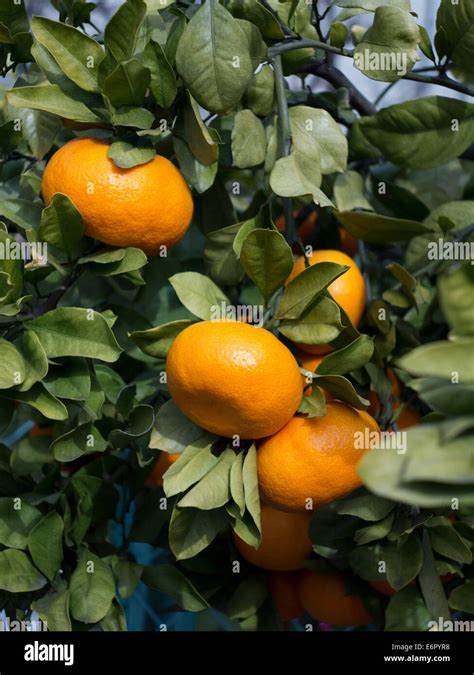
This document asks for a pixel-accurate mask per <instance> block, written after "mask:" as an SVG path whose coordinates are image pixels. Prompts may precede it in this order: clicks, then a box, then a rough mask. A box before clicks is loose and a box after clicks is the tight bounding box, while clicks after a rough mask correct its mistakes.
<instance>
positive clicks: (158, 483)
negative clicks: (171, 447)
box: [146, 452, 181, 487]
mask: <svg viewBox="0 0 474 675" xmlns="http://www.w3.org/2000/svg"><path fill="white" fill-rule="evenodd" d="M180 457H181V455H180V454H179V452H162V453H161V455H160V456H159V458H158V461H157V462H156V464H155V466H154V467H153V469H152V471H151V472H150V474H149V476H148V478H147V479H146V484H147V485H148V486H149V487H163V474H165V473H166V472H167V471H168V469H169V468H170V466H171V465H172V464H174V462H176V460H177V459H179V458H180Z"/></svg>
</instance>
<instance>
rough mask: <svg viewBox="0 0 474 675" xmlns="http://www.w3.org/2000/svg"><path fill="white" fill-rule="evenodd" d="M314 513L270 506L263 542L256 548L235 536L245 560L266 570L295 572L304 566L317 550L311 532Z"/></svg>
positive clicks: (264, 519)
mask: <svg viewBox="0 0 474 675" xmlns="http://www.w3.org/2000/svg"><path fill="white" fill-rule="evenodd" d="M310 520H311V513H309V512H308V511H305V512H304V513H286V512H285V511H278V510H277V509H273V508H272V507H271V506H269V505H268V504H262V507H261V525H262V541H261V543H260V546H259V548H253V546H250V545H249V544H247V543H246V542H245V541H243V540H242V539H241V538H240V537H239V536H238V535H236V534H235V533H234V542H235V545H236V547H237V550H238V551H239V553H240V555H241V556H242V558H244V559H245V560H247V561H248V562H249V563H252V565H256V567H263V569H266V570H277V571H285V572H287V571H291V570H297V569H299V568H300V567H302V565H303V563H304V562H305V560H307V559H308V558H309V556H310V554H311V551H312V550H313V546H312V544H311V541H310V538H309V534H308V529H309V522H310Z"/></svg>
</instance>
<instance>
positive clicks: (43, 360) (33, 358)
mask: <svg viewBox="0 0 474 675" xmlns="http://www.w3.org/2000/svg"><path fill="white" fill-rule="evenodd" d="M17 347H18V349H19V350H20V352H21V355H22V356H23V360H24V362H25V367H26V376H25V379H24V381H23V382H22V384H21V385H20V386H19V387H18V389H19V390H20V391H28V389H31V387H32V386H33V385H34V384H35V383H36V382H39V381H40V380H42V379H43V378H44V377H46V375H47V372H48V368H49V364H48V358H47V356H46V353H45V351H44V349H43V347H42V345H41V342H40V341H39V339H38V336H37V335H36V333H33V332H32V331H30V330H27V331H25V332H24V333H23V334H22V336H21V338H20V339H19V340H18V341H17Z"/></svg>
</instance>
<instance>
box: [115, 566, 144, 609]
mask: <svg viewBox="0 0 474 675" xmlns="http://www.w3.org/2000/svg"><path fill="white" fill-rule="evenodd" d="M112 569H113V571H114V575H115V577H116V579H117V590H118V592H119V594H120V597H122V598H123V599H124V600H127V599H128V598H130V597H131V596H132V595H133V594H134V592H135V590H136V588H137V585H138V583H139V581H140V580H141V578H142V574H143V570H144V567H143V565H137V563H134V562H132V561H131V560H126V559H124V558H118V557H117V558H114V560H113V561H112Z"/></svg>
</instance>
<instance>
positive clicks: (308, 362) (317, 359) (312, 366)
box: [297, 350, 333, 401]
mask: <svg viewBox="0 0 474 675" xmlns="http://www.w3.org/2000/svg"><path fill="white" fill-rule="evenodd" d="M324 356H325V355H324V354H319V355H318V354H307V353H306V352H303V351H302V350H300V351H299V352H298V353H297V357H298V361H299V362H300V363H301V365H302V366H303V368H304V369H305V370H309V371H310V372H311V373H314V372H315V371H316V368H317V367H318V366H319V364H320V363H321V361H322V360H323V359H324ZM303 386H304V387H305V390H304V395H305V396H310V395H311V394H312V393H313V387H311V386H309V382H307V381H306V377H305V376H304V375H303ZM323 394H324V397H325V399H326V401H330V400H331V399H332V398H333V396H332V394H330V393H329V392H328V391H326V390H325V389H323Z"/></svg>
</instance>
